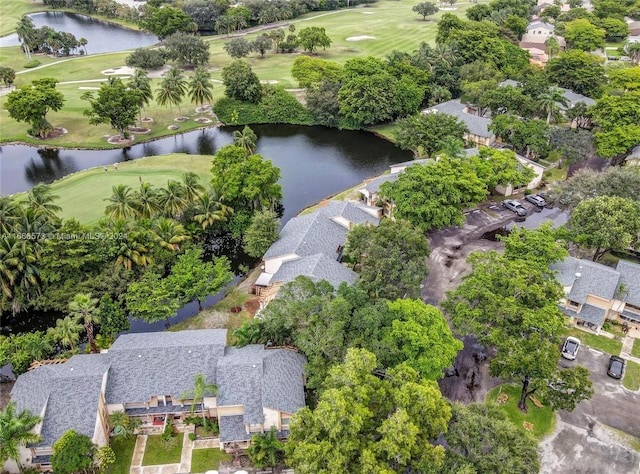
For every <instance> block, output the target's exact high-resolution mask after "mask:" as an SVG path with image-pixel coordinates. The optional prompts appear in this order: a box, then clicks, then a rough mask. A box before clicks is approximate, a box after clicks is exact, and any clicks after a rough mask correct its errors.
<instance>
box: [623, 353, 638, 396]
mask: <svg viewBox="0 0 640 474" xmlns="http://www.w3.org/2000/svg"><path fill="white" fill-rule="evenodd" d="M625 365H626V367H625V373H624V379H622V385H624V386H625V387H626V388H628V389H629V390H640V364H638V363H637V362H633V361H632V360H628V361H627V363H626V364H625Z"/></svg>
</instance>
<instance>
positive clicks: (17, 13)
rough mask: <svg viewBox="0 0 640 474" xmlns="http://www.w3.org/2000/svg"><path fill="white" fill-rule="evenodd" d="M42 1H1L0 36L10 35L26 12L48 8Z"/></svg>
mask: <svg viewBox="0 0 640 474" xmlns="http://www.w3.org/2000/svg"><path fill="white" fill-rule="evenodd" d="M48 9H49V8H48V7H46V6H44V4H43V3H42V2H41V1H33V0H2V1H1V2H0V19H1V20H0V36H4V35H8V34H9V33H12V32H14V31H15V29H16V23H18V20H20V18H21V17H22V15H24V14H25V13H31V12H40V11H45V10H48Z"/></svg>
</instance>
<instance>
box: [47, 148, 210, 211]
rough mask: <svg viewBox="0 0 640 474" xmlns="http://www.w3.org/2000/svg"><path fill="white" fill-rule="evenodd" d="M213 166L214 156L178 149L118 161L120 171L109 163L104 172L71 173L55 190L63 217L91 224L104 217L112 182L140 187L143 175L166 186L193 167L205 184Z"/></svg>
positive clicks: (97, 170) (56, 185)
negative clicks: (157, 154) (173, 151)
mask: <svg viewBox="0 0 640 474" xmlns="http://www.w3.org/2000/svg"><path fill="white" fill-rule="evenodd" d="M210 168H211V156H205V155H185V154H179V153H174V154H169V155H161V156H150V157H148V158H139V159H137V160H133V161H127V162H124V163H119V164H118V170H117V171H116V170H115V169H114V168H113V166H109V167H108V168H107V169H108V170H109V171H108V172H106V173H105V171H104V168H103V167H102V166H100V167H97V168H91V169H88V170H86V171H81V172H79V173H75V174H72V175H70V176H67V177H66V178H62V179H61V180H59V181H56V182H55V183H53V184H52V190H53V192H54V194H56V195H58V196H59V197H60V198H59V199H58V200H57V201H56V204H58V205H59V206H60V207H62V211H61V212H60V213H59V216H60V217H62V218H63V219H68V218H70V217H74V218H75V219H76V220H78V221H79V222H81V223H83V224H92V223H96V222H98V221H99V220H100V218H102V217H103V215H104V208H105V206H106V205H107V203H106V202H105V201H104V199H105V198H108V197H109V196H111V194H112V188H113V186H116V185H118V184H126V185H129V186H131V187H132V188H133V189H138V187H139V185H140V180H139V178H140V177H141V178H142V179H143V180H144V181H146V182H149V183H151V184H153V185H154V186H155V187H156V188H158V187H164V186H166V185H167V181H168V180H169V179H174V180H180V179H181V176H182V174H183V173H185V172H187V171H192V172H194V173H197V174H198V175H199V176H200V182H201V183H202V184H203V185H204V186H205V187H206V186H208V183H209V180H210V178H211V173H210Z"/></svg>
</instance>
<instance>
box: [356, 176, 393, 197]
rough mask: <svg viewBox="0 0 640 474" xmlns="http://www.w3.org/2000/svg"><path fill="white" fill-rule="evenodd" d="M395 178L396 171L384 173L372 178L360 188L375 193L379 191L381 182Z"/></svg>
mask: <svg viewBox="0 0 640 474" xmlns="http://www.w3.org/2000/svg"><path fill="white" fill-rule="evenodd" d="M397 179H398V173H393V174H385V175H382V176H379V177H377V178H375V179H372V180H371V181H369V182H368V183H367V184H366V185H365V186H364V187H362V188H361V189H364V190H366V191H368V192H369V193H370V194H375V193H377V192H378V191H380V186H382V184H383V183H388V182H389V181H395V180H397Z"/></svg>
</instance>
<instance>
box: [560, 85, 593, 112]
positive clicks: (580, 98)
mask: <svg viewBox="0 0 640 474" xmlns="http://www.w3.org/2000/svg"><path fill="white" fill-rule="evenodd" d="M561 89H562V90H563V91H564V92H563V93H562V95H563V96H564V98H565V99H567V100H568V101H569V108H571V107H574V106H575V105H576V104H577V103H579V102H584V103H585V104H586V105H588V106H592V105H595V103H596V101H595V100H593V99H592V98H591V97H587V96H586V95H582V94H578V93H577V92H573V91H572V90H569V89H564V88H561Z"/></svg>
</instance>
